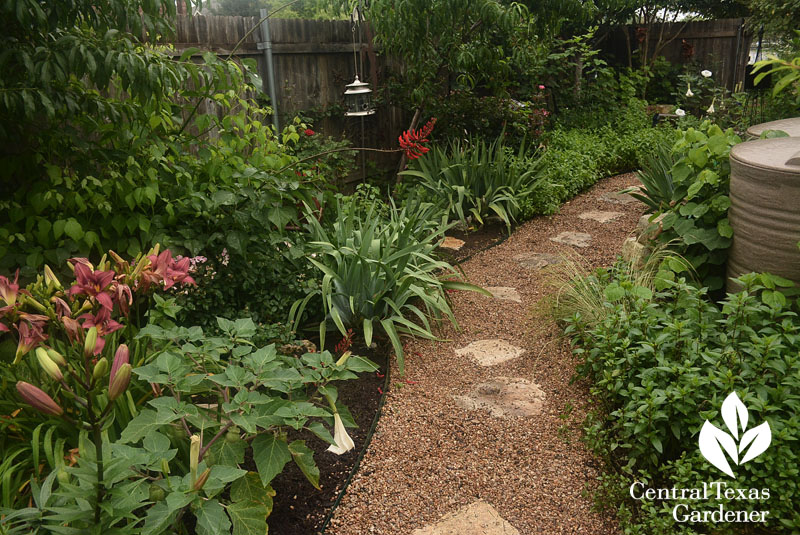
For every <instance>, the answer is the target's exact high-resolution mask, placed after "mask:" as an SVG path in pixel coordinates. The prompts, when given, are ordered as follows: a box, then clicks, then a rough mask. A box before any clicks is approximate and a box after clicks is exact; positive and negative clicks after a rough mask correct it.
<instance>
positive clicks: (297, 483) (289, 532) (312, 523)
mask: <svg viewBox="0 0 800 535" xmlns="http://www.w3.org/2000/svg"><path fill="white" fill-rule="evenodd" d="M353 353H354V354H357V355H361V356H364V357H367V358H369V359H371V360H372V361H373V362H375V363H377V364H379V365H380V366H381V372H380V373H381V375H383V374H384V373H385V372H386V356H387V354H388V353H389V352H388V351H387V350H386V348H385V347H382V346H378V349H374V350H369V349H366V348H364V347H361V348H356V347H354V348H353ZM383 385H384V379H382V378H381V377H379V376H378V374H376V373H364V374H361V376H360V377H359V378H358V379H354V380H352V381H343V382H340V383H337V384H336V387H337V388H338V390H339V399H340V400H341V401H342V402H343V403H344V404H345V406H346V407H347V408H348V409H350V412H351V414H352V415H353V417H354V418H355V420H356V423H357V424H358V428H357V429H348V430H347V431H348V434H349V435H350V437H351V438H352V439H353V442H355V445H356V447H355V448H354V449H352V450H350V451H349V452H347V453H345V454H344V455H335V454H333V453H331V452H329V451H326V450H327V449H328V444H327V443H326V442H323V441H322V440H320V439H319V438H317V437H316V436H314V435H312V434H311V433H305V434H302V435H298V436H296V437H291V438H292V439H295V438H300V439H304V440H305V441H306V445H308V447H309V448H311V449H312V450H314V460H315V461H316V463H317V466H318V467H319V472H320V479H319V482H320V487H321V490H317V489H315V488H314V487H313V486H312V485H311V483H309V482H308V480H307V479H306V477H305V476H304V475H303V474H302V472H300V469H299V468H297V465H295V464H294V463H291V462H290V463H289V464H287V465H286V468H285V469H284V470H283V472H281V473H280V474H279V475H278V476H277V477H276V478H275V479H274V480H273V481H272V488H273V489H274V490H275V493H276V494H275V497H274V504H275V506H274V509H273V510H272V514H271V515H270V517H269V518H268V519H267V522H268V524H269V533H270V535H315V534H318V533H320V530H321V528H322V525H323V523H324V522H325V518H326V517H327V515H328V513H329V512H330V511H331V508H332V507H333V504H334V502H335V501H336V497H337V496H338V494H339V491H340V490H341V488H342V486H343V485H344V484H345V481H346V480H347V477H348V476H349V475H350V471H351V470H352V468H353V465H354V464H355V463H356V460H357V459H358V456H359V454H360V453H361V450H362V448H363V446H364V440H365V439H366V437H367V433H368V432H369V428H370V426H371V425H372V420H373V418H374V417H375V413H376V412H377V410H378V403H379V402H380V397H381V395H380V391H379V388H382V387H383Z"/></svg>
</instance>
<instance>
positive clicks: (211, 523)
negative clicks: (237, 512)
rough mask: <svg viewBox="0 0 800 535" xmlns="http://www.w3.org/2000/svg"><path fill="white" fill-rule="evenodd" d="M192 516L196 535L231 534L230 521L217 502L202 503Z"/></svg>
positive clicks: (207, 501)
mask: <svg viewBox="0 0 800 535" xmlns="http://www.w3.org/2000/svg"><path fill="white" fill-rule="evenodd" d="M194 515H195V517H196V518H197V533H198V535H228V534H229V533H230V532H231V521H230V520H229V519H228V515H227V514H226V513H225V509H224V508H223V507H222V505H220V503H219V502H218V501H217V500H206V501H204V502H203V504H202V506H201V507H200V509H199V510H197V511H195V513H194Z"/></svg>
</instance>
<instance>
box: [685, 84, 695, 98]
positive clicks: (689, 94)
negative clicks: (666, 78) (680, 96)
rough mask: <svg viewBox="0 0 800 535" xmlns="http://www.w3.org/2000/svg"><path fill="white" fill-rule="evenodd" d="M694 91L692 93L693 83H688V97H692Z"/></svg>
mask: <svg viewBox="0 0 800 535" xmlns="http://www.w3.org/2000/svg"><path fill="white" fill-rule="evenodd" d="M693 96H694V93H692V84H686V98H692V97H693Z"/></svg>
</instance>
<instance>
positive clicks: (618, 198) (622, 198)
mask: <svg viewBox="0 0 800 535" xmlns="http://www.w3.org/2000/svg"><path fill="white" fill-rule="evenodd" d="M635 189H638V190H641V188H638V187H637V188H635ZM600 200H601V201H605V202H610V203H612V204H633V203H637V202H639V201H638V200H636V199H634V198H633V197H631V196H630V195H629V194H627V193H619V192H617V191H614V192H612V193H606V194H605V195H601V196H600Z"/></svg>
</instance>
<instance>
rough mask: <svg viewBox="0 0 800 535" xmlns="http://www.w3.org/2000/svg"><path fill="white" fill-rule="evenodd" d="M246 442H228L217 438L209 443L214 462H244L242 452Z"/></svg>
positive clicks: (230, 464)
mask: <svg viewBox="0 0 800 535" xmlns="http://www.w3.org/2000/svg"><path fill="white" fill-rule="evenodd" d="M246 449H247V443H246V442H245V441H244V440H238V441H236V442H228V441H227V440H217V441H216V442H214V444H212V445H211V450H210V451H211V452H212V453H213V454H214V458H215V459H216V463H215V464H224V465H228V466H237V465H240V464H242V463H243V462H244V453H245V450H246Z"/></svg>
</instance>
